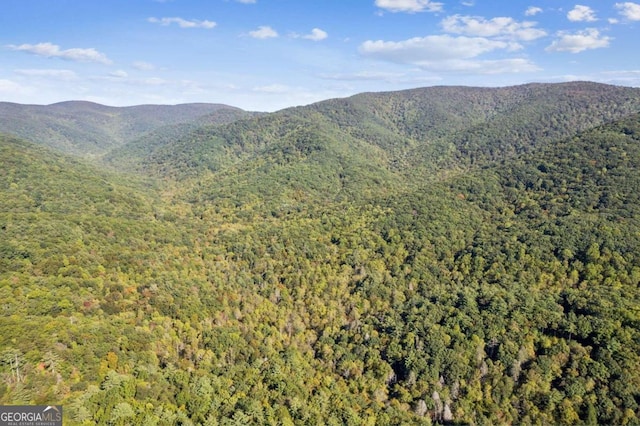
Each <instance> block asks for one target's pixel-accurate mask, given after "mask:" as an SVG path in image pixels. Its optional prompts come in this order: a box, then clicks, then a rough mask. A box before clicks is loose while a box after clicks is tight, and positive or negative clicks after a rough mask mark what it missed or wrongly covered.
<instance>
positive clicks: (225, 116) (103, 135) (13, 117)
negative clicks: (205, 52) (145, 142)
mask: <svg viewBox="0 0 640 426" xmlns="http://www.w3.org/2000/svg"><path fill="white" fill-rule="evenodd" d="M250 115H252V114H251V113H247V112H245V111H242V110H241V109H239V108H234V107H230V106H227V105H221V104H202V103H195V104H183V105H172V106H169V105H139V106H131V107H108V106H104V105H100V104H96V103H93V102H85V101H69V102H60V103H56V104H52V105H21V104H15V103H8V102H0V131H1V132H4V133H9V134H14V135H16V136H19V137H21V138H24V139H26V140H31V141H34V142H37V143H43V144H45V145H47V146H49V147H52V148H54V149H57V150H59V151H62V152H66V153H69V154H74V155H81V156H96V155H100V154H104V153H105V152H108V151H109V150H111V149H113V148H115V147H117V146H120V145H122V144H125V143H127V142H129V141H132V140H134V139H136V138H139V137H140V136H142V135H144V134H145V133H147V132H150V131H152V130H155V129H157V128H159V127H163V126H170V125H175V124H185V123H193V124H197V125H204V124H208V123H211V124H219V123H226V122H230V121H233V120H235V119H237V118H240V117H245V116H250Z"/></svg>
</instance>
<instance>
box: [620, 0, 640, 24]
mask: <svg viewBox="0 0 640 426" xmlns="http://www.w3.org/2000/svg"><path fill="white" fill-rule="evenodd" d="M615 7H616V9H618V10H619V11H620V12H619V13H620V14H621V15H622V16H624V17H625V18H627V19H628V20H630V21H640V4H638V3H633V2H630V1H628V2H625V3H616V4H615Z"/></svg>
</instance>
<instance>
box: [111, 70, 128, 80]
mask: <svg viewBox="0 0 640 426" xmlns="http://www.w3.org/2000/svg"><path fill="white" fill-rule="evenodd" d="M109 75H110V76H111V77H115V78H127V77H129V74H127V72H126V71H123V70H116V71H113V72H110V73H109Z"/></svg>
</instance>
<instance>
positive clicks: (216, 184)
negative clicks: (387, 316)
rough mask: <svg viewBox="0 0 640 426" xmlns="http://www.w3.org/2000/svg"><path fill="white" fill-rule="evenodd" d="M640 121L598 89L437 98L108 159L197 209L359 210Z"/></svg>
mask: <svg viewBox="0 0 640 426" xmlns="http://www.w3.org/2000/svg"><path fill="white" fill-rule="evenodd" d="M637 111H640V89H633V88H624V87H616V86H608V85H602V84H596V83H587V82H575V83H563V84H531V85H524V86H515V87H508V88H497V89H489V88H467V87H432V88H424V89H415V90H407V91H400V92H392V93H375V94H362V95H356V96H354V97H351V98H346V99H335V100H328V101H324V102H320V103H317V104H313V105H309V106H306V107H298V108H291V109H286V110H283V111H279V112H276V113H272V114H265V115H262V116H258V117H253V118H249V119H243V120H238V121H236V122H233V123H230V124H228V125H223V126H215V127H202V128H199V129H197V130H193V131H190V132H188V133H186V134H182V135H180V134H176V135H175V138H171V139H166V138H165V139H163V141H161V142H160V143H154V142H153V141H150V140H148V139H145V140H144V141H142V140H141V141H137V142H135V143H132V144H128V145H124V146H122V147H120V148H118V149H117V150H116V151H114V152H113V153H112V154H110V156H108V158H115V159H126V160H125V161H116V163H123V164H128V165H129V166H130V169H133V170H137V171H138V172H142V173H144V174H151V175H154V176H157V177H162V178H169V179H175V180H178V181H179V182H180V183H179V186H180V187H181V188H182V191H181V192H184V189H185V188H192V191H191V193H190V194H191V195H190V199H191V200H196V201H197V200H205V199H216V198H225V199H229V198H236V199H237V198H243V197H248V198H249V199H254V200H257V199H260V200H262V202H267V203H269V202H270V201H273V202H274V204H280V205H283V204H286V205H289V204H296V203H298V202H299V201H300V200H301V199H303V200H304V199H311V200H316V199H324V200H345V199H350V200H354V199H362V198H363V197H364V198H367V197H371V196H375V195H376V194H379V193H384V192H387V193H388V192H398V191H406V190H407V188H414V187H416V186H420V185H423V184H424V183H425V182H427V181H433V180H438V179H442V178H447V177H448V176H451V175H454V174H457V173H466V172H467V171H469V170H472V169H473V168H475V167H480V166H484V165H488V164H491V163H492V162H493V161H499V160H502V159H506V158H510V157H513V156H515V155H518V154H522V153H526V152H529V151H531V150H533V149H535V148H536V147H538V146H544V145H546V144H549V143H553V142H555V141H557V140H559V139H563V138H567V137H571V136H573V135H575V134H576V132H579V131H581V130H585V129H588V128H592V127H595V126H598V125H600V124H603V123H606V122H609V121H612V120H615V119H618V118H621V117H624V116H626V115H627V114H630V113H634V112H637ZM142 142H144V143H142ZM234 194H235V195H234ZM234 202H236V203H237V202H241V201H237V200H236V201H234Z"/></svg>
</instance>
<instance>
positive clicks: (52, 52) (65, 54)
mask: <svg viewBox="0 0 640 426" xmlns="http://www.w3.org/2000/svg"><path fill="white" fill-rule="evenodd" d="M8 47H9V48H10V49H12V50H17V51H20V52H26V53H31V54H33V55H37V56H44V57H45V58H60V59H64V60H68V61H78V62H98V63H102V64H107V65H108V64H111V60H110V59H109V58H107V56H106V55H105V54H104V53H100V52H98V51H97V50H96V49H94V48H89V49H80V48H72V49H66V50H62V49H60V46H58V45H56V44H53V43H38V44H21V45H19V46H16V45H9V46H8Z"/></svg>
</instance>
